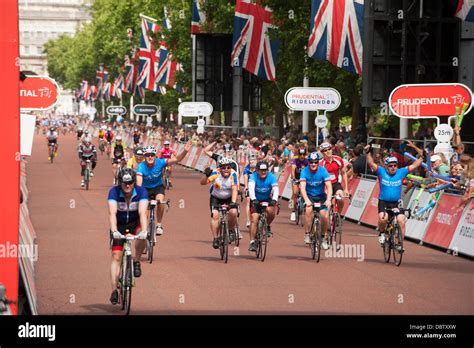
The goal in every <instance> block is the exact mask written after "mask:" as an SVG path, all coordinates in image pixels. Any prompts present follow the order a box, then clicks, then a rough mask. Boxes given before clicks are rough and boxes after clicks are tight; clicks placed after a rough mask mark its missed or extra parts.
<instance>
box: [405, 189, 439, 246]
mask: <svg viewBox="0 0 474 348" xmlns="http://www.w3.org/2000/svg"><path fill="white" fill-rule="evenodd" d="M418 192H420V191H419V189H415V191H414V192H413V194H412V195H411V199H410V202H409V203H408V207H409V208H411V209H412V216H411V218H410V219H408V220H407V224H406V233H405V235H406V236H407V237H410V238H412V239H416V240H422V239H423V237H424V236H425V233H426V230H427V229H428V226H429V224H430V221H431V219H432V217H433V210H434V209H435V207H433V208H432V209H431V210H430V211H429V212H427V213H426V214H422V215H423V216H416V215H415V214H414V211H413V209H414V208H415V206H414V204H413V203H414V202H413V201H414V200H415V198H416V196H417V195H418ZM430 199H431V194H429V193H428V192H426V191H424V192H423V193H422V194H421V196H420V198H419V201H418V207H419V208H418V210H419V209H421V208H423V207H426V206H427V205H428V202H429V201H430Z"/></svg>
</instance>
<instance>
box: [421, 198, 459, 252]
mask: <svg viewBox="0 0 474 348" xmlns="http://www.w3.org/2000/svg"><path fill="white" fill-rule="evenodd" d="M460 199H461V198H460V197H459V196H451V195H447V194H443V195H442V196H441V198H440V199H439V202H438V206H437V207H436V210H435V212H434V215H433V218H432V219H431V224H430V225H429V226H428V230H427V232H426V233H425V236H424V238H423V242H426V243H430V244H433V245H437V246H440V247H443V248H448V247H449V245H450V243H451V240H452V239H453V235H454V231H456V227H457V226H458V223H459V220H460V219H461V215H462V213H461V212H458V213H457V214H455V208H454V207H457V206H458V204H459V202H460Z"/></svg>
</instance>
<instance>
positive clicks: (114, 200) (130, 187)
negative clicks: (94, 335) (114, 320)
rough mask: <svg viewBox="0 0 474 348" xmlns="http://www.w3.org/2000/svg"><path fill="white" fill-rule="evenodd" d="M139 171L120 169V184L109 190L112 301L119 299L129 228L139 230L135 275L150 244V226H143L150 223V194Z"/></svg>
mask: <svg viewBox="0 0 474 348" xmlns="http://www.w3.org/2000/svg"><path fill="white" fill-rule="evenodd" d="M135 184H136V175H135V171H134V170H133V169H129V168H127V169H125V170H123V171H122V172H121V173H120V176H119V185H118V186H114V187H112V188H111V189H110V191H109V197H108V202H109V223H110V240H111V246H112V264H111V266H110V274H111V279H112V282H111V283H112V294H111V295H110V302H111V303H112V304H114V305H115V304H117V303H118V291H117V281H118V277H119V273H120V262H121V259H122V253H123V245H124V240H123V239H121V237H122V235H125V233H126V230H128V231H129V233H131V234H135V235H136V234H138V238H139V239H140V240H137V241H136V243H135V256H134V258H133V273H134V276H135V277H137V278H138V277H140V276H141V273H142V271H141V267H140V256H141V255H142V253H143V250H144V249H145V246H146V241H145V239H146V237H147V231H146V229H144V230H142V229H141V226H146V225H147V209H148V196H147V192H146V190H145V189H144V188H142V187H140V186H136V185H135Z"/></svg>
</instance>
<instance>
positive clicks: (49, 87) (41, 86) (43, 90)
mask: <svg viewBox="0 0 474 348" xmlns="http://www.w3.org/2000/svg"><path fill="white" fill-rule="evenodd" d="M58 98H59V87H58V84H57V83H56V81H54V80H53V79H51V78H49V77H46V76H36V75H34V76H31V75H30V76H27V77H26V79H25V80H24V81H23V82H20V109H21V110H25V111H26V110H36V111H44V110H49V109H51V108H53V107H54V106H55V105H56V103H57V102H58Z"/></svg>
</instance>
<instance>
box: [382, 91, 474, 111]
mask: <svg viewBox="0 0 474 348" xmlns="http://www.w3.org/2000/svg"><path fill="white" fill-rule="evenodd" d="M464 103H467V104H468V105H469V107H468V109H467V111H466V113H467V112H469V110H470V109H471V107H472V92H471V90H470V89H469V88H468V87H467V86H465V85H463V84H460V83H450V84H443V83H439V84H414V85H401V86H398V87H397V88H395V89H394V90H393V91H392V93H391V94H390V97H389V105H390V108H391V109H392V111H393V113H394V114H395V115H397V116H399V117H409V118H412V117H430V116H453V115H456V107H458V108H461V109H462V107H463V105H464Z"/></svg>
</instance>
